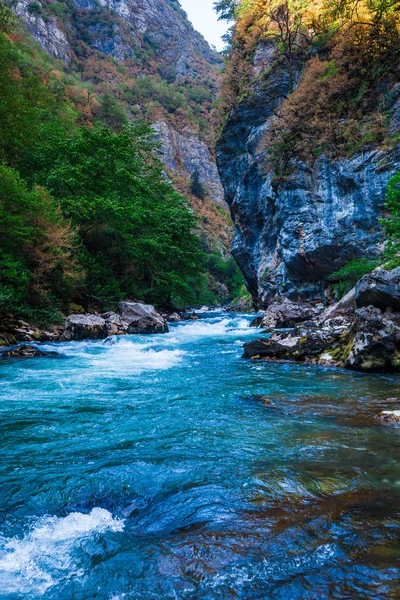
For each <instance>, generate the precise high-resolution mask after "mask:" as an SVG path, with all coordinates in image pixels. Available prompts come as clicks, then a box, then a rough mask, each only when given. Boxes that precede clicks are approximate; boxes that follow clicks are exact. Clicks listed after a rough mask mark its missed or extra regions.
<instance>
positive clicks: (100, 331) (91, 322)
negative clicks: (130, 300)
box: [63, 315, 108, 341]
mask: <svg viewBox="0 0 400 600" xmlns="http://www.w3.org/2000/svg"><path fill="white" fill-rule="evenodd" d="M107 335H108V332H107V327H106V321H105V319H103V318H102V317H99V316H98V315H70V316H69V317H68V319H66V321H65V324H64V335H63V337H64V339H66V340H77V341H79V340H101V339H104V338H106V337H107Z"/></svg>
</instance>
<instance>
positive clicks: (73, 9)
mask: <svg viewBox="0 0 400 600" xmlns="http://www.w3.org/2000/svg"><path fill="white" fill-rule="evenodd" d="M14 8H15V11H16V13H17V14H18V15H19V16H20V17H21V18H22V19H23V21H24V22H25V23H26V26H27V28H28V30H29V32H30V33H31V34H32V35H33V37H35V39H36V40H37V41H38V42H39V43H40V44H41V46H42V47H43V48H44V49H45V50H46V52H47V53H49V54H50V55H51V56H53V57H55V58H57V59H60V60H62V61H63V62H64V63H65V65H66V67H67V68H69V69H72V70H78V71H79V72H80V73H81V75H82V79H83V80H84V81H87V82H90V83H91V84H92V85H93V86H94V87H95V89H96V91H97V92H98V93H99V94H111V95H112V96H113V97H114V98H116V99H117V100H118V101H119V102H120V103H121V104H122V105H123V106H124V108H125V110H126V112H127V113H128V115H129V116H130V118H134V117H135V116H139V117H144V118H146V119H149V118H150V119H151V120H153V121H154V122H157V125H156V127H155V130H156V131H157V132H158V133H159V136H160V141H161V143H162V146H163V156H164V157H165V164H166V167H167V168H168V169H170V170H172V172H177V173H178V174H179V175H180V176H183V177H186V178H187V179H189V178H190V176H191V174H193V172H194V171H195V170H198V172H199V176H200V181H201V183H202V184H203V186H204V188H205V189H206V191H207V193H208V195H209V197H210V198H211V199H213V200H214V201H215V202H216V203H217V204H220V205H224V200H223V191H222V186H221V183H220V180H219V176H218V172H217V169H216V165H215V159H214V157H213V155H212V140H213V131H212V129H213V128H212V125H210V123H209V119H210V111H211V106H212V101H213V99H214V98H215V96H216V93H217V90H218V87H219V82H220V71H221V68H222V64H223V62H222V58H221V56H220V55H219V54H217V53H216V52H215V51H214V50H212V49H211V48H210V46H209V45H208V43H207V42H206V40H205V39H204V38H203V37H202V36H201V35H200V34H199V33H198V32H196V31H195V30H194V28H193V27H192V25H191V23H190V22H189V20H188V19H187V16H186V13H185V12H184V11H183V10H182V8H181V6H180V4H179V2H177V0H121V1H115V0H101V1H100V2H98V1H97V0H74V1H73V2H55V3H52V2H48V1H47V0H38V1H30V0H19V1H18V2H17V4H16V5H15V7H14ZM116 64H117V65H118V67H117V68H116V66H115V65H116ZM207 122H208V124H207Z"/></svg>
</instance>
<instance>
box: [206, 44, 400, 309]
mask: <svg viewBox="0 0 400 600" xmlns="http://www.w3.org/2000/svg"><path fill="white" fill-rule="evenodd" d="M274 60H275V59H274V58H273V50H272V49H271V46H268V44H264V45H263V44H260V46H259V48H258V49H257V51H256V52H255V56H254V62H253V73H254V76H255V77H256V76H257V75H258V74H260V73H261V72H263V71H265V72H268V68H269V66H270V67H271V65H273V64H274V63H273V61H274ZM299 69H301V66H299ZM396 90H397V91H396ZM289 94H290V82H289V81H288V77H287V73H285V71H280V70H279V68H277V69H276V71H275V73H272V74H271V75H270V76H269V77H268V84H267V85H266V84H265V82H264V85H262V84H261V83H260V79H258V80H256V83H254V85H253V87H252V89H251V92H250V93H249V94H247V95H246V97H245V98H244V99H243V100H242V101H241V102H240V103H239V104H238V105H237V106H236V107H235V108H234V109H233V111H232V112H231V114H230V116H229V118H228V121H227V123H226V125H225V128H224V130H223V132H222V135H221V137H220V139H219V141H218V143H217V165H218V169H219V173H220V176H221V180H222V184H223V186H224V190H225V200H226V202H227V203H228V205H229V206H230V209H231V213H232V216H233V219H234V222H235V238H234V241H233V247H232V251H233V255H234V257H235V258H236V260H237V262H238V264H239V266H240V267H241V269H242V271H243V274H244V276H245V278H246V281H247V284H248V286H249V289H250V291H251V293H252V294H253V296H254V298H255V300H256V302H257V303H258V306H260V307H261V308H265V307H267V306H268V304H269V303H270V302H271V301H272V299H273V298H274V296H275V295H276V294H279V295H285V296H288V297H289V298H291V299H295V300H298V299H305V300H310V299H316V298H323V296H324V292H325V289H326V281H327V277H328V276H329V275H330V274H331V273H333V272H335V271H336V270H338V269H339V268H341V267H342V266H344V265H345V264H347V263H348V262H349V261H350V260H352V259H354V258H359V257H368V258H374V257H376V256H377V255H378V254H379V253H380V251H381V250H382V244H383V241H384V236H383V233H382V230H381V226H380V224H379V220H380V217H381V216H382V209H383V205H384V202H385V194H386V188H387V184H388V181H389V179H390V178H391V177H392V176H393V175H394V174H395V173H396V172H397V171H398V170H399V168H400V145H399V144H398V145H397V147H396V148H394V149H393V150H387V151H381V150H378V149H376V148H373V147H369V148H365V149H364V150H363V151H360V152H358V153H357V154H354V155H353V156H350V157H343V158H340V159H335V160H334V159H330V158H328V157H327V156H325V155H322V156H320V157H319V158H318V159H317V160H315V162H314V163H313V164H312V165H311V164H306V163H304V162H302V161H300V160H292V162H291V163H290V173H289V174H288V176H287V178H286V179H285V180H282V178H280V177H279V174H278V173H276V172H275V170H274V167H273V165H272V164H271V161H270V160H269V155H268V145H267V144H266V143H265V134H266V133H267V131H268V129H269V128H270V127H271V125H272V123H273V122H274V120H275V119H276V116H275V115H276V113H277V110H278V109H279V104H280V102H281V101H282V98H284V97H287V96H288V95H289ZM389 96H390V94H389ZM388 102H389V103H391V106H389V110H392V114H393V117H392V126H393V129H394V130H395V131H398V127H397V125H396V123H397V124H398V121H399V116H398V115H399V114H400V113H399V110H400V108H399V106H400V91H399V90H398V89H397V88H396V89H394V90H393V92H392V95H391V96H390V97H389V100H388ZM396 119H397V121H396Z"/></svg>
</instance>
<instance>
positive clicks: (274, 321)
mask: <svg viewBox="0 0 400 600" xmlns="http://www.w3.org/2000/svg"><path fill="white" fill-rule="evenodd" d="M323 310H324V305H323V304H319V305H317V306H313V305H312V304H307V303H305V302H292V301H291V300H289V299H288V298H285V297H284V296H282V297H281V298H279V300H277V301H275V302H272V303H271V304H270V305H269V306H268V308H267V310H266V311H265V313H264V317H263V319H262V321H261V327H262V328H263V329H265V330H266V331H268V332H269V331H272V330H273V329H286V328H291V327H295V326H296V325H297V324H298V323H304V322H305V321H312V320H313V319H316V318H317V317H318V316H319V315H320V314H321V313H322V311H323Z"/></svg>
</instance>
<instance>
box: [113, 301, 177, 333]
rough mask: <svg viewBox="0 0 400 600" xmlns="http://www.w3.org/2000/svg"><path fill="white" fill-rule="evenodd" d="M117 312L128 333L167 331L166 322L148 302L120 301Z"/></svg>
mask: <svg viewBox="0 0 400 600" xmlns="http://www.w3.org/2000/svg"><path fill="white" fill-rule="evenodd" d="M118 312H119V314H120V315H121V318H122V320H123V321H124V322H125V323H127V331H128V333H141V334H144V333H145V334H148V333H168V325H167V322H166V321H165V319H163V317H162V316H161V315H160V314H158V313H157V311H156V310H155V308H154V306H151V305H150V304H141V303H139V302H120V304H119V306H118Z"/></svg>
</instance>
